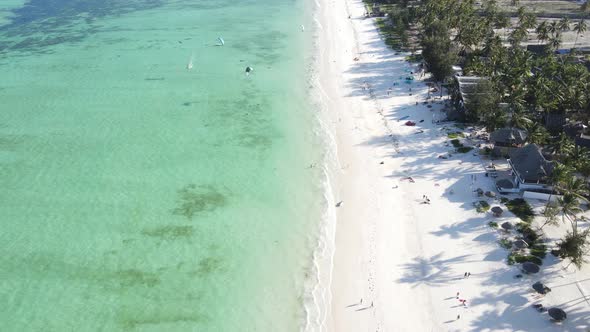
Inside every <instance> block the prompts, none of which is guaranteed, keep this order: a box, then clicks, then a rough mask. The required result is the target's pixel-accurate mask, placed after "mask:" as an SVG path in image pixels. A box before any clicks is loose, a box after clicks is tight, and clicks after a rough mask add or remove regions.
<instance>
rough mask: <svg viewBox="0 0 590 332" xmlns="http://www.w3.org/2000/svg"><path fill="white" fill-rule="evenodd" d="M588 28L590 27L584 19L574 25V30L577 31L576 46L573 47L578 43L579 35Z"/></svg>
mask: <svg viewBox="0 0 590 332" xmlns="http://www.w3.org/2000/svg"><path fill="white" fill-rule="evenodd" d="M587 28H588V27H587V26H586V21H584V19H581V20H579V21H578V23H576V24H575V25H574V31H575V32H576V40H575V41H574V47H572V48H576V44H577V43H578V37H579V36H580V35H581V34H583V33H584V32H586V29H587Z"/></svg>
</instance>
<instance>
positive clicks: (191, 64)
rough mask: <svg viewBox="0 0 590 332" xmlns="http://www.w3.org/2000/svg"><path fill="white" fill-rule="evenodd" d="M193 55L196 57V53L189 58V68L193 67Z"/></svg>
mask: <svg viewBox="0 0 590 332" xmlns="http://www.w3.org/2000/svg"><path fill="white" fill-rule="evenodd" d="M193 57H194V54H193V55H191V58H190V59H189V61H188V64H187V65H186V69H187V70H191V69H193Z"/></svg>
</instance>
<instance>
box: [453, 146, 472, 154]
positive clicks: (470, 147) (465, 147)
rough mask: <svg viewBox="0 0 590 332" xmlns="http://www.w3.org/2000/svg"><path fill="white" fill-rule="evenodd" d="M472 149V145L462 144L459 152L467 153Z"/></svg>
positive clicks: (458, 149)
mask: <svg viewBox="0 0 590 332" xmlns="http://www.w3.org/2000/svg"><path fill="white" fill-rule="evenodd" d="M471 150H473V147H472V146H462V147H459V148H457V152H459V153H467V152H469V151H471Z"/></svg>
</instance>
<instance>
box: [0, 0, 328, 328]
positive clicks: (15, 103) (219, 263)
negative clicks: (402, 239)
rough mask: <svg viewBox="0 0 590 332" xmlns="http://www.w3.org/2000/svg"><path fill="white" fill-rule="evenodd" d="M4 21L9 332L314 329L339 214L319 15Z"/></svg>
mask: <svg viewBox="0 0 590 332" xmlns="http://www.w3.org/2000/svg"><path fill="white" fill-rule="evenodd" d="M122 3H124V4H122ZM0 7H1V8H0V11H1V12H2V13H3V16H2V17H3V20H2V21H0V24H1V25H0V72H1V73H2V75H1V78H0V100H2V106H1V108H0V183H2V185H1V186H0V208H1V210H2V214H0V226H1V227H2V232H1V235H0V247H1V248H2V252H3V255H2V257H1V258H0V266H1V267H2V268H1V269H2V271H1V272H0V273H1V275H2V278H0V280H2V281H1V282H0V293H1V294H3V297H4V298H5V299H6V300H5V302H4V304H3V305H2V308H1V309H0V319H1V320H2V322H3V330H6V331H39V330H43V331H64V330H76V331H99V330H102V331H136V330H137V331H270V330H274V331H296V330H299V328H300V326H301V324H302V321H303V319H304V315H305V312H304V310H303V296H304V283H305V281H306V277H308V273H309V271H310V257H311V253H312V251H313V248H314V246H315V242H316V237H315V235H314V234H315V229H316V228H317V225H318V222H319V218H320V211H321V210H322V208H323V206H322V205H323V200H322V199H321V196H322V191H323V189H322V185H321V181H320V179H321V172H320V170H319V169H318V168H317V167H311V168H309V167H308V166H309V165H313V164H317V163H318V162H319V161H320V158H321V151H320V149H319V148H317V147H316V145H317V138H316V136H315V134H314V132H313V130H314V128H315V124H314V121H315V120H314V116H313V110H312V108H311V107H310V103H309V102H308V97H307V96H308V90H307V89H308V86H307V79H308V77H307V76H306V75H307V73H308V70H307V69H306V68H307V67H306V66H307V63H306V59H307V58H306V57H307V56H309V54H308V53H309V52H308V51H309V49H310V47H309V41H310V40H311V38H310V36H309V35H307V33H305V32H302V31H301V30H300V29H299V26H300V24H301V23H302V22H305V21H306V19H305V17H306V4H305V3H304V1H300V0H297V1H290V0H279V1H269V0H264V1H225V0H215V1H213V0H210V1H185V0H183V1H167V0H136V1H129V2H120V1H108V0H102V1H78V0H44V1H41V0H30V1H27V2H22V1H20V2H19V1H9V2H6V3H4V2H3V3H2V4H0ZM7 13H8V14H7ZM218 36H223V38H224V40H225V42H226V44H225V46H223V47H220V46H215V44H216V39H217V37H218ZM191 57H192V58H193V64H194V67H193V69H192V70H190V71H189V70H187V69H186V65H187V63H188V61H189V59H190V58H191ZM248 65H249V66H252V67H254V69H255V71H254V73H253V74H252V75H250V76H246V75H245V73H244V69H245V67H246V66H248Z"/></svg>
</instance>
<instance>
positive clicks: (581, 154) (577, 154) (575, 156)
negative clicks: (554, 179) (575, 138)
mask: <svg viewBox="0 0 590 332" xmlns="http://www.w3.org/2000/svg"><path fill="white" fill-rule="evenodd" d="M589 158H590V152H589V151H588V150H587V149H586V148H584V147H581V146H579V145H574V146H573V148H572V149H571V150H570V151H569V153H568V155H567V156H566V157H565V162H566V164H567V165H569V166H570V167H572V168H575V169H578V166H579V165H581V164H582V163H584V162H586V161H587V160H588V159H589Z"/></svg>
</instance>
